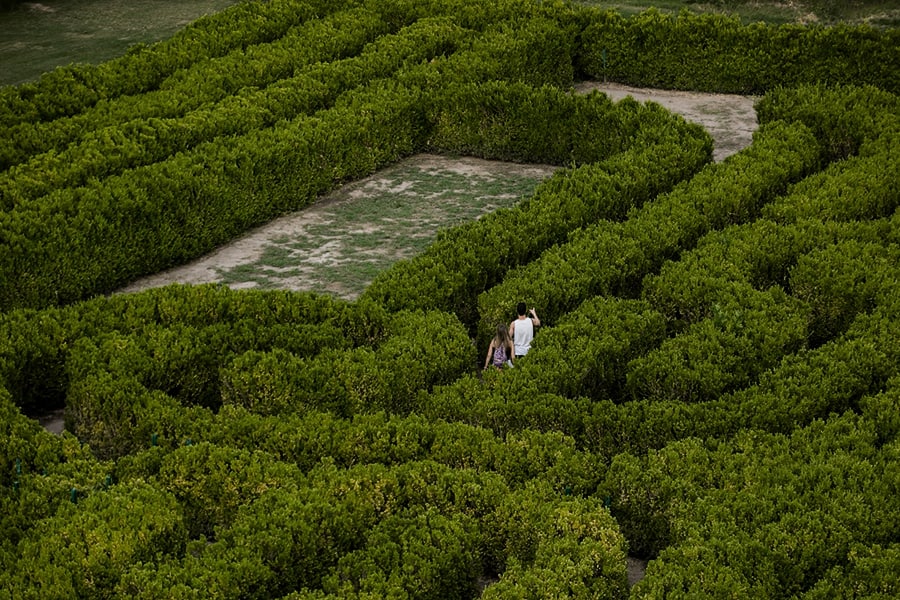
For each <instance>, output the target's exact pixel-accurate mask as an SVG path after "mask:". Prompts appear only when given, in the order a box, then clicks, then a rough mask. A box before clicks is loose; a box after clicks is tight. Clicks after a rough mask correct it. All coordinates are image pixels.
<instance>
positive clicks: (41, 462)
mask: <svg viewBox="0 0 900 600" xmlns="http://www.w3.org/2000/svg"><path fill="white" fill-rule="evenodd" d="M897 36H898V33H897V31H896V30H879V29H873V28H869V27H867V26H858V27H845V26H838V27H833V28H823V27H812V26H811V27H801V26H794V25H786V26H766V25H761V24H754V25H742V24H740V23H738V22H736V21H733V20H729V19H726V18H723V17H714V16H703V17H701V16H688V15H686V14H682V15H679V16H676V17H671V16H664V15H662V14H660V13H657V12H655V11H648V12H646V13H642V14H640V15H636V16H634V17H631V18H624V17H621V16H620V15H617V14H615V13H612V12H607V11H602V10H598V9H596V8H585V7H581V6H578V5H570V4H565V3H561V2H543V3H540V2H539V3H535V2H530V1H526V0H500V1H498V2H490V3H485V2H474V1H471V0H452V1H450V2H446V1H442V2H437V1H435V2H418V1H417V2H406V1H404V0H387V1H384V0H379V1H378V2H376V1H374V0H342V1H339V2H324V1H322V0H269V1H268V2H257V1H251V2H244V3H240V4H237V5H235V6H234V7H232V8H231V9H228V10H226V11H223V12H221V13H219V14H216V15H214V16H210V17H206V18H203V19H201V20H199V21H197V22H195V23H193V24H191V25H190V26H188V27H187V28H185V30H183V31H182V32H180V33H179V34H178V35H176V36H174V37H172V38H171V39H169V40H166V41H164V42H160V43H158V44H154V45H151V46H140V47H136V48H134V49H133V50H132V51H130V52H128V53H127V54H126V55H124V56H122V57H120V58H118V59H115V60H112V61H109V62H106V63H103V64H100V65H94V66H91V65H73V66H70V67H65V68H61V69H57V70H56V71H53V72H51V73H48V74H46V75H44V76H43V77H42V78H41V79H40V80H39V81H37V82H35V83H31V84H25V85H22V86H18V87H10V88H4V89H2V90H0V129H2V130H3V135H2V136H0V166H2V169H3V170H2V172H0V310H2V312H0V412H2V419H0V430H2V435H0V505H2V510H0V528H2V533H3V534H2V536H0V566H2V568H0V597H9V598H76V597H77V598H119V597H123V598H124V597H127V598H148V599H149V598H154V599H156V598H163V597H165V598H185V599H187V598H280V599H284V600H289V599H290V600H300V599H310V600H311V599H316V600H324V599H326V598H360V599H363V598H366V599H371V598H388V597H390V598H421V599H441V600H445V599H450V598H461V599H467V598H475V597H479V596H481V597H485V598H494V599H499V598H551V597H552V598H559V597H573V598H591V599H603V598H609V599H613V598H626V597H634V598H663V597H668V596H678V597H685V598H708V597H742V598H743V597H765V598H802V599H804V600H815V599H819V598H822V599H825V598H849V597H856V598H875V597H895V596H897V595H900V468H898V464H900V462H898V459H900V437H898V436H900V350H898V348H900V301H898V298H900V294H898V292H900V288H898V282H900V270H898V266H897V265H898V258H900V233H898V232H900V226H898V223H900V221H898V216H897V214H898V213H897V208H898V205H900V185H898V184H900V181H898V178H900V98H898V96H897V95H896V94H897V93H898V91H900V70H898V69H897V66H896V65H898V64H900V56H898V48H900V45H898V37H897ZM591 78H607V79H610V80H615V81H618V82H621V83H625V84H630V85H648V86H662V87H674V88H679V89H692V90H700V91H717V92H726V91H727V92H736V93H754V94H760V95H762V99H761V100H760V101H759V103H758V104H757V113H758V116H759V122H760V128H759V131H758V132H757V134H756V136H755V138H754V140H753V143H752V144H751V145H750V146H749V147H748V148H746V149H745V150H743V151H741V152H739V153H738V154H735V155H733V156H731V157H729V158H728V159H726V160H725V161H723V162H721V163H712V162H711V155H712V140H711V138H710V137H709V135H708V134H707V133H706V132H704V131H703V130H702V129H700V128H699V127H697V126H695V125H692V124H689V123H687V122H685V121H684V120H683V119H681V118H680V117H677V116H675V115H672V114H670V113H668V112H667V111H665V110H663V109H662V108H660V107H659V106H657V105H654V104H639V103H637V102H635V101H633V100H630V99H626V100H622V101H620V102H617V103H614V102H612V101H610V100H609V99H608V98H607V97H606V96H604V95H602V94H599V93H593V94H589V95H576V94H574V93H573V92H572V86H573V84H574V82H575V81H578V80H585V79H591ZM422 151H428V152H439V153H445V154H448V155H472V156H479V157H484V158H494V159H503V160H511V161H520V162H542V163H551V164H556V165H559V166H560V167H561V168H560V170H559V171H558V172H557V173H556V174H555V175H554V176H552V177H551V178H549V179H548V180H546V181H545V182H543V183H542V184H541V185H540V186H539V187H538V189H537V190H536V191H535V192H534V194H533V195H532V196H531V197H529V198H526V199H524V200H522V201H521V202H520V203H518V204H517V205H516V206H514V207H512V208H508V209H502V210H499V211H497V212H495V213H493V214H490V215H487V216H485V217H484V218H481V219H479V220H477V221H474V222H471V223H467V224H464V225H461V226H458V227H454V228H452V229H448V230H446V231H444V232H442V233H441V235H440V236H439V238H438V239H437V241H435V242H434V244H433V245H432V246H431V247H429V248H428V249H427V250H426V251H425V252H423V253H422V254H420V255H419V256H417V257H415V258H412V259H410V260H406V261H402V262H400V263H397V264H396V265H395V266H393V267H392V268H390V269H388V270H387V271H385V272H382V273H381V274H380V275H379V276H378V277H377V278H376V280H375V281H374V282H373V283H372V285H371V286H370V287H369V288H368V290H367V291H366V292H365V293H364V294H363V296H362V297H361V298H360V299H359V300H358V301H355V302H346V301H343V300H339V299H336V298H332V297H329V296H322V295H315V294H309V293H291V292H284V291H268V292H266V291H247V290H244V291H236V290H231V289H228V288H226V287H224V286H216V285H204V286H170V287H165V288H158V289H154V290H149V291H146V292H142V293H138V294H129V295H122V294H112V295H110V293H111V292H112V291H114V290H115V289H117V288H118V287H119V286H121V285H123V284H125V283H127V282H128V281H131V280H133V279H135V278H137V277H139V276H141V275H145V274H149V273H152V272H155V271H158V270H160V269H163V268H166V267H168V266H171V265H174V264H178V263H181V262H183V261H186V260H189V259H190V258H193V257H197V256H199V255H201V254H202V253H204V252H207V251H209V250H210V249H212V248H214V247H215V246H216V245H218V244H221V243H223V242H225V241H228V240H229V239H231V238H233V237H234V236H236V235H238V234H240V233H241V232H243V231H245V230H247V229H248V228H249V227H252V226H254V225H257V224H260V223H262V222H265V221H267V220H269V219H271V218H273V217H275V216H277V215H279V214H282V213H284V212H286V211H293V210H298V209H301V208H303V207H304V206H306V205H307V204H309V203H310V202H312V201H313V200H315V198H316V197H318V196H319V195H320V194H322V193H324V192H326V191H328V190H329V189H332V188H333V187H335V186H337V185H340V184H341V183H343V182H346V181H349V180H354V179H357V178H360V177H363V176H365V175H368V174H370V173H372V172H373V171H375V170H376V169H378V168H380V167H382V166H384V165H388V164H391V163H393V162H396V161H397V160H399V159H401V158H403V157H405V156H409V155H411V154H413V153H417V152H422ZM519 300H526V301H527V302H528V303H529V305H535V306H537V307H539V310H540V311H541V313H540V314H541V317H542V320H543V321H544V326H543V327H542V328H541V329H540V330H539V333H538V335H537V337H536V338H535V343H534V346H533V348H532V350H531V352H530V353H529V354H528V356H527V357H525V358H524V359H522V360H521V361H519V363H518V364H517V366H516V368H514V369H506V370H503V371H487V372H484V373H481V372H480V370H479V364H480V358H481V357H482V356H483V352H484V351H485V347H486V344H487V339H488V337H489V336H490V333H489V332H490V331H491V328H492V327H494V326H495V325H496V323H497V322H504V321H507V320H508V319H510V318H511V315H512V310H513V307H514V306H515V304H516V302H518V301H519ZM61 408H64V409H65V421H66V431H65V432H64V433H63V434H62V435H53V434H50V433H48V432H46V431H44V430H43V429H42V428H41V427H40V426H39V425H38V424H37V422H36V421H35V420H34V419H32V418H30V417H29V416H26V415H35V414H40V413H41V412H45V411H48V410H53V409H61ZM628 555H631V556H637V557H641V558H645V559H650V562H649V567H648V569H647V573H646V577H644V578H643V579H642V580H641V581H640V582H639V583H637V584H636V585H635V586H634V587H630V586H629V583H628V577H627V572H626V556H628Z"/></svg>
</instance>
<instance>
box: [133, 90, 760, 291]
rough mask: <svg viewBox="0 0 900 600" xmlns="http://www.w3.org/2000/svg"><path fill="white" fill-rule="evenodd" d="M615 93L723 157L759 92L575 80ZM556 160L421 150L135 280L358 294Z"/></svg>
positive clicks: (749, 126)
mask: <svg viewBox="0 0 900 600" xmlns="http://www.w3.org/2000/svg"><path fill="white" fill-rule="evenodd" d="M595 89H596V90H600V91H602V92H604V93H606V94H608V95H609V96H610V97H611V98H612V99H614V100H619V99H621V98H624V97H625V96H632V97H633V98H634V99H635V100H638V101H640V102H644V101H653V102H657V103H659V104H661V105H663V106H664V107H666V108H667V109H669V110H671V111H672V112H674V113H677V114H680V115H682V116H684V117H685V118H686V119H687V120H689V121H692V122H696V123H699V124H700V125H702V126H703V127H705V128H706V130H707V131H708V132H709V133H710V135H711V136H712V138H713V140H714V144H715V145H714V153H713V158H714V160H716V161H721V160H723V159H725V158H726V157H728V156H730V155H731V154H734V153H735V152H738V151H739V150H741V149H742V148H744V147H746V146H747V145H749V144H750V142H751V140H752V135H753V132H754V131H755V129H756V127H757V122H756V112H755V111H754V109H753V104H754V102H755V100H756V98H753V97H745V96H735V95H727V94H703V93H696V92H680V91H669V90H648V89H637V88H631V87H628V86H623V85H618V84H612V83H610V84H605V83H597V82H586V83H581V84H579V85H578V86H577V87H576V91H577V92H579V93H587V92H589V91H591V90H595ZM553 170H554V167H551V166H547V165H523V164H513V163H506V162H499V161H488V160H481V159H476V158H469V157H462V158H452V157H445V156H436V155H428V154H422V155H417V156H413V157H410V158H408V159H406V160H405V161H402V162H400V163H398V164H397V165H394V166H392V167H390V168H387V169H384V170H382V171H379V172H378V173H375V174H374V175H372V176H370V177H367V178H365V179H362V180H360V181H357V182H353V183H351V184H348V185H346V186H342V187H341V188H339V189H337V190H335V191H334V192H332V193H330V194H328V195H326V196H323V197H322V198H321V199H319V200H318V201H317V202H315V203H313V204H312V205H310V206H309V207H307V208H305V209H303V210H302V211H298V212H296V213H293V214H290V215H286V216H284V217H281V218H279V219H276V220H274V221H272V222H271V223H268V224H266V225H264V226H262V227H259V228H257V229H255V230H253V231H251V232H249V233H247V234H246V235H244V236H243V237H241V238H239V239H237V240H234V241H233V242H231V243H229V244H226V245H224V246H222V247H220V248H219V249H217V250H215V251H214V252H212V253H210V254H208V255H206V256H204V257H202V258H200V259H197V260H195V261H193V262H191V263H189V264H185V265H183V266H179V267H176V268H173V269H170V270H167V271H164V272H161V273H158V274H155V275H151V276H148V277H144V278H141V279H139V280H137V281H134V282H133V283H131V284H130V285H128V286H126V287H124V288H123V289H121V290H120V291H121V292H136V291H140V290H143V289H147V288H151V287H159V286H163V285H167V284H170V283H187V284H199V283H224V284H227V285H229V286H231V287H233V288H248V287H256V288H280V289H290V290H297V291H309V290H311V291H319V292H327V293H331V294H334V295H337V296H339V297H342V298H344V299H347V300H353V299H354V298H356V297H357V296H358V295H359V294H360V293H362V291H363V290H364V289H365V287H366V286H367V285H368V283H369V282H371V280H372V278H374V276H375V274H376V273H377V272H378V271H380V270H382V269H385V268H387V267H389V266H390V264H391V263H393V262H394V261H396V260H399V259H402V258H407V257H409V256H412V255H414V254H415V253H416V252H419V251H421V250H422V249H424V247H425V246H427V245H428V244H429V243H430V242H431V241H432V240H433V239H434V237H435V236H436V234H437V231H438V230H439V229H441V228H445V227H449V226H452V225H455V224H457V223H459V222H461V221H463V220H467V219H473V218H477V217H478V216H479V215H480V214H483V213H485V212H488V211H491V210H496V209H497V208H499V207H501V206H508V205H511V204H513V203H515V202H516V201H518V199H520V198H521V197H524V196H527V195H529V194H530V193H531V192H532V191H533V189H534V187H535V186H536V185H537V183H538V182H539V181H540V180H541V179H543V178H545V177H547V176H549V175H550V174H551V173H552V172H553Z"/></svg>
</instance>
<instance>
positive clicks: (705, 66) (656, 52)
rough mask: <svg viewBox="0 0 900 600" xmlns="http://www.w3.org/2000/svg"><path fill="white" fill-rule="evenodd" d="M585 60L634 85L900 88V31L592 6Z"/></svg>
mask: <svg viewBox="0 0 900 600" xmlns="http://www.w3.org/2000/svg"><path fill="white" fill-rule="evenodd" d="M579 17H580V18H581V20H582V22H583V23H584V29H583V32H582V37H581V40H580V44H579V48H580V52H579V57H578V65H579V68H580V70H581V71H582V72H583V73H584V75H585V76H586V78H589V79H599V80H604V81H617V82H620V83H626V84H629V85H634V86H643V87H658V88H665V89H689V90H698V91H705V92H717V93H732V94H763V93H765V92H767V91H768V90H771V89H773V88H776V87H778V86H785V87H795V86H799V85H803V84H816V83H822V84H848V85H855V86H864V85H872V86H876V87H878V88H881V89H882V90H886V91H889V92H892V93H897V92H898V91H900V75H898V73H897V69H896V68H895V66H894V65H896V64H897V62H898V60H900V44H898V39H900V32H898V31H897V29H896V28H887V29H881V28H875V27H871V26H869V25H852V26H851V25H835V26H831V27H823V26H816V25H798V24H792V23H791V24H784V25H770V24H766V23H762V22H756V23H750V24H746V25H745V24H743V23H741V20H740V19H739V18H738V17H733V16H726V15H722V14H714V13H707V14H691V13H689V12H686V11H683V12H681V13H679V14H677V15H673V14H665V13H662V12H660V11H658V10H653V9H650V10H646V11H644V12H641V13H639V14H637V15H634V16H631V17H626V16H623V15H621V14H619V13H617V12H615V11H613V10H608V9H606V10H604V9H601V8H597V7H593V8H587V9H585V11H584V13H583V14H581V15H579Z"/></svg>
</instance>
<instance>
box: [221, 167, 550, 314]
mask: <svg viewBox="0 0 900 600" xmlns="http://www.w3.org/2000/svg"><path fill="white" fill-rule="evenodd" d="M552 170H553V168H552V167H546V166H540V165H514V164H509V163H494V162H491V161H480V160H478V159H473V158H459V159H450V158H444V157H435V156H431V155H420V156H417V157H414V158H413V159H410V160H407V161H403V162H401V163H399V164H397V165H395V166H393V167H390V168H388V169H385V170H383V171H380V172H379V173H378V174H377V175H375V176H373V177H369V178H367V179H365V180H362V181H359V182H355V183H352V184H349V185H347V186H343V187H342V188H340V189H339V190H337V191H336V192H334V193H333V194H331V195H330V196H328V197H326V198H324V199H322V200H321V201H320V202H318V203H317V204H316V205H314V206H313V207H311V208H310V209H307V210H305V211H303V213H302V214H303V215H306V219H305V220H304V222H303V223H301V224H299V225H298V226H296V227H294V228H292V230H291V231H290V233H284V234H279V235H275V236H272V237H270V238H269V239H268V240H267V241H266V242H265V244H264V245H263V246H262V247H261V249H260V251H259V252H258V255H257V257H256V258H255V260H252V261H249V262H245V263H242V264H238V265H234V266H232V267H228V268H218V269H216V271H217V274H218V277H219V280H220V281H221V282H222V283H225V284H227V285H230V286H232V287H239V288H240V287H257V288H262V289H282V288H293V289H296V288H302V289H310V290H314V291H319V292H327V293H332V294H336V295H338V296H341V297H345V298H353V297H356V296H358V295H359V294H360V293H361V292H362V291H363V290H364V289H365V288H366V286H368V284H369V283H370V282H371V281H372V279H374V277H375V275H376V274H377V273H379V272H380V271H383V270H385V269H387V268H388V267H390V265H391V264H393V263H394V262H396V261H398V260H401V259H404V258H409V257H412V256H415V255H416V254H418V253H420V252H422V251H423V250H425V248H427V247H428V245H430V244H431V243H432V242H433V241H434V239H435V237H436V236H437V233H438V232H439V231H440V230H442V229H446V228H448V227H452V226H454V225H457V224H459V223H463V222H466V221H471V220H474V219H477V218H479V217H480V216H481V215H484V214H486V213H489V212H493V211H495V210H497V209H499V208H503V207H507V206H512V205H513V204H515V203H516V202H518V201H519V200H520V199H522V198H524V197H527V196H530V195H531V194H532V193H533V192H534V189H535V188H536V187H537V185H538V183H539V182H540V181H541V180H542V179H544V178H545V177H546V176H548V175H549V174H550V173H551V172H552ZM362 198H365V201H363V202H360V201H358V200H360V199H362Z"/></svg>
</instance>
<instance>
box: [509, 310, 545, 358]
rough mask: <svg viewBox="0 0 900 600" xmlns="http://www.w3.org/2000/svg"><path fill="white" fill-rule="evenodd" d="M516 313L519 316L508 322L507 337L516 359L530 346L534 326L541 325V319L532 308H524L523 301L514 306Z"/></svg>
mask: <svg viewBox="0 0 900 600" xmlns="http://www.w3.org/2000/svg"><path fill="white" fill-rule="evenodd" d="M516 313H517V314H518V315H519V316H518V318H517V319H516V320H515V321H513V322H512V323H510V324H509V337H511V338H512V340H513V347H514V349H515V353H516V358H517V359H518V358H522V357H523V356H525V355H526V354H528V350H529V348H531V340H532V339H533V338H534V328H535V327H540V326H541V320H540V319H539V318H538V316H537V313H536V312H534V309H533V308H532V309H527V308H526V305H525V303H524V302H519V304H518V306H516ZM529 314H530V315H531V316H529Z"/></svg>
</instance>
